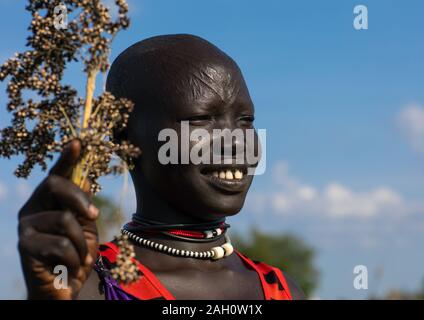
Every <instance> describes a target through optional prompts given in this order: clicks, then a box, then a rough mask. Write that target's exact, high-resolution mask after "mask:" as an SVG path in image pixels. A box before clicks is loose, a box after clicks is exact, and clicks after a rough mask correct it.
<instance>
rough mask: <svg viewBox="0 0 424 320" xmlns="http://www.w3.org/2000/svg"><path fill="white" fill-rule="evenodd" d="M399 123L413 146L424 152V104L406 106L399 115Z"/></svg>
mask: <svg viewBox="0 0 424 320" xmlns="http://www.w3.org/2000/svg"><path fill="white" fill-rule="evenodd" d="M398 123H399V125H400V128H401V129H402V131H403V132H404V134H405V135H406V137H407V139H408V141H409V143H410V144H411V146H412V147H413V148H414V149H415V150H417V151H418V152H420V153H423V154H424V106H420V105H417V104H411V105H408V106H405V107H404V108H403V109H402V111H401V112H400V113H399V115H398Z"/></svg>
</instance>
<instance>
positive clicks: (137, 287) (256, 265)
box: [99, 242, 292, 300]
mask: <svg viewBox="0 0 424 320" xmlns="http://www.w3.org/2000/svg"><path fill="white" fill-rule="evenodd" d="M118 252H119V250H118V248H117V246H116V245H115V244H114V243H112V242H108V243H105V244H104V245H101V246H100V247H99V253H100V256H101V258H102V262H103V265H104V266H105V267H106V268H107V269H110V268H112V267H113V266H114V264H115V262H116V255H117V254H118ZM234 252H235V253H236V254H237V255H238V256H239V257H240V259H241V260H242V261H243V262H244V263H245V265H246V266H247V268H249V269H253V270H255V271H256V272H257V273H258V275H259V278H260V281H261V285H262V289H263V292H264V296H265V300H292V297H291V294H290V290H289V287H288V285H287V282H286V279H285V277H284V275H283V273H282V272H281V270H280V269H278V268H274V267H271V266H269V265H267V264H265V263H263V262H257V261H252V260H251V259H249V258H248V257H246V256H245V255H243V254H241V253H240V252H238V251H236V250H235V251H234ZM134 261H135V262H136V264H137V266H138V268H139V270H140V272H141V274H142V276H141V277H140V279H139V280H138V281H137V282H134V283H131V284H129V285H125V284H122V285H120V287H121V288H122V289H123V290H124V291H125V292H126V293H128V294H130V295H131V296H133V297H135V298H137V299H140V300H152V299H165V300H175V298H174V296H173V295H172V294H171V293H170V292H169V291H168V290H167V289H166V288H165V287H164V285H163V284H162V283H161V282H160V281H159V279H158V278H157V277H156V276H155V275H154V274H153V273H152V272H151V271H150V270H149V269H148V268H146V267H145V266H144V265H143V264H141V263H140V262H139V261H138V260H135V259H134Z"/></svg>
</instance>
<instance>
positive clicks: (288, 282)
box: [237, 252, 306, 300]
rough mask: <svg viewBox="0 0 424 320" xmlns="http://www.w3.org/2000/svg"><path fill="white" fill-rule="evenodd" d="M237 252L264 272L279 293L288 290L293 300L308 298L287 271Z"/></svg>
mask: <svg viewBox="0 0 424 320" xmlns="http://www.w3.org/2000/svg"><path fill="white" fill-rule="evenodd" d="M237 253H238V255H239V256H240V257H242V258H243V260H244V261H245V262H247V263H248V264H250V265H251V266H252V267H253V268H255V269H256V270H257V271H258V272H260V273H261V274H262V276H263V278H264V280H265V282H266V285H267V286H269V287H270V288H274V287H275V288H276V290H274V291H276V292H277V293H279V292H280V291H286V292H287V294H288V296H289V298H290V299H293V300H304V299H306V297H305V294H304V293H303V290H302V289H301V288H300V286H299V285H298V284H297V283H296V281H295V280H294V279H293V278H292V277H290V276H289V275H288V274H287V273H286V272H284V271H283V270H281V269H280V268H277V267H274V266H272V265H269V264H267V263H265V262H263V261H259V260H254V259H250V258H249V257H247V256H246V255H245V254H243V253H240V252H237ZM277 295H279V294H277Z"/></svg>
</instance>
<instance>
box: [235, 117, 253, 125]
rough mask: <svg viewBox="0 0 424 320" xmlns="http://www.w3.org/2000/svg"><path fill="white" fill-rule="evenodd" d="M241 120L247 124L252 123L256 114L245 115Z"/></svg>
mask: <svg viewBox="0 0 424 320" xmlns="http://www.w3.org/2000/svg"><path fill="white" fill-rule="evenodd" d="M239 121H241V122H243V123H245V124H247V125H252V124H253V121H255V117H254V116H243V117H241V118H240V119H239Z"/></svg>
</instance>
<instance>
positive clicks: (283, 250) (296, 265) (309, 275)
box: [232, 229, 319, 297]
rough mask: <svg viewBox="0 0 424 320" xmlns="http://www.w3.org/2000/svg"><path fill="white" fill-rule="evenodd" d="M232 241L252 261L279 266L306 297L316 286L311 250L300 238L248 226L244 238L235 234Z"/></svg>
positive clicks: (316, 274)
mask: <svg viewBox="0 0 424 320" xmlns="http://www.w3.org/2000/svg"><path fill="white" fill-rule="evenodd" d="M232 242H233V243H234V244H235V247H236V248H237V249H238V250H239V251H240V252H242V253H244V254H246V255H247V256H248V257H250V258H252V259H253V260H259V261H263V262H265V263H268V264H270V265H272V266H275V267H277V268H280V269H282V270H283V271H284V272H285V273H287V274H288V275H289V276H290V277H293V279H295V280H296V282H297V284H298V285H299V286H300V287H301V288H302V289H303V291H304V292H305V295H306V296H307V297H311V295H312V293H313V291H314V290H315V289H316V287H317V285H318V278H319V272H318V271H317V269H316V268H315V266H314V257H315V251H314V249H313V248H312V247H311V246H309V245H307V244H306V243H305V242H304V241H303V240H302V239H300V238H299V237H297V236H294V235H291V234H269V233H265V232H261V231H259V230H257V229H252V230H251V231H250V235H249V237H248V239H247V238H245V237H240V236H239V235H238V234H236V235H235V236H232Z"/></svg>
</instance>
